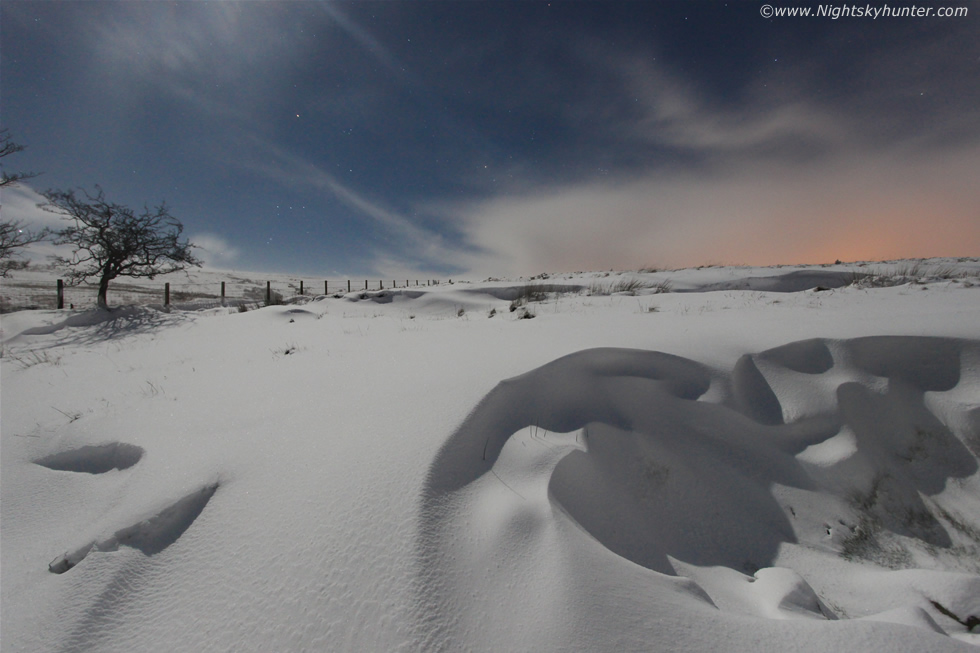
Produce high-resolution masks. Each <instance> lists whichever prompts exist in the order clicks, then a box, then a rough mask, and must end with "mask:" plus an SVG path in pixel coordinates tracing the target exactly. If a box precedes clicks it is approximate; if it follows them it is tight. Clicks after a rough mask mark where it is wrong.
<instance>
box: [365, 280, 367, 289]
mask: <svg viewBox="0 0 980 653" xmlns="http://www.w3.org/2000/svg"><path fill="white" fill-rule="evenodd" d="M364 290H367V279H365V280H364Z"/></svg>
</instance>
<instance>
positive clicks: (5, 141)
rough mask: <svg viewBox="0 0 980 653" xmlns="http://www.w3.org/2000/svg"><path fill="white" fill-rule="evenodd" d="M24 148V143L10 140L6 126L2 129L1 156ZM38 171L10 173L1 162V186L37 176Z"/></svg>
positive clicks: (0, 130)
mask: <svg viewBox="0 0 980 653" xmlns="http://www.w3.org/2000/svg"><path fill="white" fill-rule="evenodd" d="M23 149H24V146H23V145H20V144H19V143H15V142H13V141H12V140H10V131H9V130H8V129H7V128H6V127H4V128H3V129H0V158H3V157H6V156H9V155H11V154H16V153H17V152H20V151H22V150H23ZM37 175H38V173H36V172H11V173H8V172H7V171H6V170H4V169H3V164H0V188H3V187H4V186H9V185H10V184H16V183H17V182H18V181H21V180H23V179H30V178H31V177H37Z"/></svg>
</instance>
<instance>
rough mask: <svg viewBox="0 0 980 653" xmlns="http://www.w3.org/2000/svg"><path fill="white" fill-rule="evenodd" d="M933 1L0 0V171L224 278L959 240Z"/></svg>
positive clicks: (776, 253) (942, 38) (974, 100)
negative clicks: (147, 217) (150, 212)
mask: <svg viewBox="0 0 980 653" xmlns="http://www.w3.org/2000/svg"><path fill="white" fill-rule="evenodd" d="M933 4H934V3H926V6H933ZM941 4H943V6H951V7H960V8H966V9H967V10H968V15H967V16H965V17H964V16H960V17H950V18H938V17H930V18H912V17H890V18H882V17H879V18H878V19H871V18H856V17H841V18H839V19H837V20H833V19H831V18H829V17H811V18H788V17H782V18H771V19H766V18H763V17H762V16H761V15H760V8H761V7H762V5H763V3H762V2H748V1H746V2H741V1H738V2H728V3H724V2H680V1H667V2H619V1H609V2H586V1H581V2H558V1H553V2H550V3H549V2H537V1H527V2H524V1H508V2H505V1H503V0H499V1H493V2H485V1H480V0H474V1H463V0H457V1H452V2H441V1H438V0H433V1H425V2H395V1H388V2H325V1H296V2H227V1H215V2H194V1H192V2H157V1H154V0H149V1H142V2H141V1H135V0H133V1H128V2H112V1H99V2H94V1H90V2H81V1H80V2H59V1H46V2H28V1H16V0H4V2H3V3H2V5H0V20H2V23H0V25H2V35H0V36H2V41H0V48H2V50H0V112H2V125H3V127H6V128H8V129H9V130H10V135H11V137H12V138H13V140H15V141H16V142H18V143H20V144H22V145H25V146H26V147H27V149H26V150H24V151H23V152H21V153H18V154H17V155H15V156H12V157H8V158H9V160H5V161H4V165H5V166H6V168H7V169H8V170H34V171H43V175H41V176H39V177H37V178H35V179H32V180H30V182H28V185H29V186H30V188H33V189H34V190H37V191H42V190H44V189H47V188H59V189H66V188H71V187H83V188H86V189H92V187H93V186H94V184H100V185H101V186H102V188H103V189H104V190H105V191H106V194H107V196H108V198H109V199H110V200H113V201H116V202H120V203H124V204H129V205H131V206H136V207H141V206H142V205H143V204H146V203H148V204H150V205H155V204H157V203H159V202H160V201H162V200H166V202H167V204H168V206H169V207H170V209H171V212H172V213H173V215H175V216H176V217H177V218H179V219H180V220H181V221H182V222H183V223H184V225H185V229H186V233H187V234H188V235H189V236H190V237H191V239H192V240H193V241H194V242H196V243H198V244H199V245H201V246H202V247H203V248H204V250H203V255H204V258H206V260H207V261H208V263H209V265H211V266H215V267H225V268H236V269H244V270H256V271H270V272H290V273H297V274H315V275H324V276H329V277H331V278H332V277H333V276H334V275H348V274H350V275H376V276H384V277H395V276H397V277H399V278H401V277H406V276H412V277H416V276H421V277H422V278H431V277H433V276H438V277H446V276H463V277H466V276H470V277H471V278H476V277H485V276H488V275H494V276H516V275H526V274H534V273H538V272H544V271H549V272H562V271H577V270H596V269H611V268H615V269H635V268H639V267H646V266H671V267H679V266H690V265H699V264H711V263H715V264H718V263H721V264H776V263H815V262H832V261H833V260H835V259H842V260H864V259H883V258H898V257H905V256H913V257H925V256H942V255H945V256H971V255H972V256H976V255H980V190H978V188H980V183H978V179H980V173H978V170H980V39H978V38H977V35H978V34H980V29H978V21H980V3H977V2H975V1H973V2H970V1H964V0H944V2H943V3H941ZM773 5H774V6H775V7H788V6H790V5H789V4H787V3H786V2H783V0H773ZM889 5H891V6H901V3H892V2H890V3H889ZM793 6H810V7H813V8H814V10H815V9H816V7H817V6H818V5H817V4H815V3H814V4H806V3H803V4H800V5H793ZM935 6H939V5H935ZM32 197H33V196H31V195H30V193H29V192H28V189H24V188H21V189H19V190H8V191H7V195H6V197H5V198H4V211H5V213H7V215H8V216H12V215H19V214H17V213H16V211H17V210H19V209H18V207H20V209H23V207H24V206H26V205H27V204H31V206H33V203H32V202H29V200H32ZM25 210H26V209H25ZM8 211H10V212H9V213H8ZM25 215H26V214H25Z"/></svg>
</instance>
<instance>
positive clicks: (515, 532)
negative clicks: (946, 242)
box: [0, 260, 980, 653]
mask: <svg viewBox="0 0 980 653" xmlns="http://www.w3.org/2000/svg"><path fill="white" fill-rule="evenodd" d="M927 263H928V265H925V266H924V267H923V268H921V270H920V274H919V276H918V278H916V279H914V280H907V279H900V281H901V283H897V284H895V285H892V284H889V283H887V277H888V274H887V269H886V268H883V267H882V268H879V269H878V270H877V271H876V272H875V274H874V275H871V276H868V277H865V276H862V275H864V274H866V273H867V272H868V271H869V270H868V269H867V268H866V267H864V266H850V267H848V266H830V267H829V268H824V267H811V268H807V267H793V268H753V269H744V268H706V269H702V270H680V271H671V272H657V273H652V272H648V273H622V274H620V273H577V274H572V275H551V276H550V277H549V278H546V279H535V280H513V281H487V282H479V283H465V282H464V283H460V282H457V283H454V284H452V285H450V284H441V285H439V286H433V287H425V286H422V287H412V288H409V289H394V290H391V289H389V290H384V291H374V292H355V293H351V294H344V295H337V296H321V297H306V298H296V299H295V300H293V301H291V302H290V303H289V304H287V305H284V306H270V307H266V308H261V309H256V310H250V311H248V312H245V313H239V312H237V310H234V309H222V308H218V309H207V310H200V311H187V310H185V311H178V310H173V311H170V312H164V311H162V310H160V309H159V308H151V307H124V308H118V309H116V310H114V311H112V312H109V313H105V312H102V313H100V312H97V311H89V312H74V313H72V312H70V311H61V312H59V311H22V312H18V313H10V314H5V315H4V316H3V317H2V323H0V324H2V345H3V358H2V361H0V365H2V368H0V369H2V406H0V408H2V433H0V435H2V440H0V444H2V452H0V453H2V457H0V473H2V476H0V483H2V531H0V532H2V541H0V545H2V548H0V551H2V597H0V600H2V603H0V607H2V626H0V638H2V639H0V645H2V648H3V651H5V652H6V651H31V652H37V651H52V652H54V651H83V650H97V651H120V652H121V651H166V652H170V651H205V650H206V651H691V650H696V651H726V652H728V651H753V652H754V651H759V650H773V651H776V650H778V651H828V650H838V651H888V652H889V653H890V652H893V651H914V652H915V653H919V652H921V651H956V650H963V651H971V650H976V646H977V645H978V644H980V624H978V623H977V622H978V621H980V471H978V455H980V264H978V262H977V261H975V260H968V261H951V260H943V261H933V262H927ZM930 266H933V269H935V270H937V272H936V274H933V275H929V274H928V273H927V271H928V269H930ZM940 272H941V273H940ZM202 274H203V273H202ZM215 274H216V275H217V274H218V273H215ZM215 279H218V277H217V276H216V277H215ZM631 280H633V281H638V282H640V283H639V284H638V286H637V284H633V285H632V287H630V284H625V283H622V282H625V281H631ZM666 281H669V284H667V285H665V284H664V282H666ZM5 283H6V282H5ZM665 289H670V290H672V292H666V293H664V292H659V291H661V290H665ZM512 305H513V308H514V310H513V311H511V310H510V309H511V307H512ZM529 318H531V319H529Z"/></svg>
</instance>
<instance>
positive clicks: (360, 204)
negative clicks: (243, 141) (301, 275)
mask: <svg viewBox="0 0 980 653" xmlns="http://www.w3.org/2000/svg"><path fill="white" fill-rule="evenodd" d="M250 142H251V143H252V144H253V146H252V147H251V148H250V149H251V151H252V156H250V157H245V158H240V159H237V160H236V161H235V163H236V164H237V165H239V166H241V167H243V168H246V169H248V170H250V171H251V172H252V173H254V174H257V175H259V176H261V177H263V178H265V179H268V180H271V181H274V182H275V183H277V184H280V185H282V186H285V187H293V188H307V189H314V190H316V191H319V192H321V193H323V194H325V195H328V196H329V197H332V198H334V199H336V200H338V201H339V202H341V203H342V204H343V205H345V206H346V207H348V208H349V209H351V210H352V211H353V212H354V214H355V215H356V216H358V217H359V218H362V219H363V218H367V219H368V220H369V221H370V222H371V223H373V224H374V225H376V226H377V227H380V229H381V232H382V233H383V234H384V242H383V243H378V244H377V245H375V246H374V251H373V253H372V254H371V258H372V260H371V261H369V262H367V263H366V265H368V266H370V268H371V269H372V270H374V271H377V272H379V273H389V272H393V271H396V270H397V272H398V273H399V274H404V272H405V271H406V270H423V271H424V270H435V269H444V268H447V267H459V265H460V264H461V263H462V262H463V261H464V260H465V259H464V254H463V253H462V252H461V251H460V249H459V248H458V247H457V246H454V245H453V244H451V243H449V242H447V239H446V236H445V235H444V234H443V233H441V232H438V231H434V230H431V229H427V228H425V227H423V226H421V225H419V224H417V223H415V222H414V221H413V220H411V219H409V218H408V217H406V216H405V215H403V214H401V213H399V212H398V211H395V210H393V209H391V208H388V207H386V206H384V204H383V203H381V202H380V201H378V200H375V199H372V198H369V197H367V196H366V195H364V194H363V193H360V192H358V191H356V190H354V189H353V188H351V187H349V186H348V185H346V184H344V183H342V182H341V181H340V180H338V179H337V178H336V177H335V176H334V175H332V174H330V173H329V172H327V171H326V170H324V169H323V167H321V166H319V165H317V164H316V163H314V162H312V161H310V160H308V159H305V158H303V157H301V156H298V155H296V154H293V153H291V152H287V151H286V150H284V149H283V148H281V147H279V146H277V145H275V144H273V143H270V142H267V141H263V140H261V139H259V138H251V139H250Z"/></svg>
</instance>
